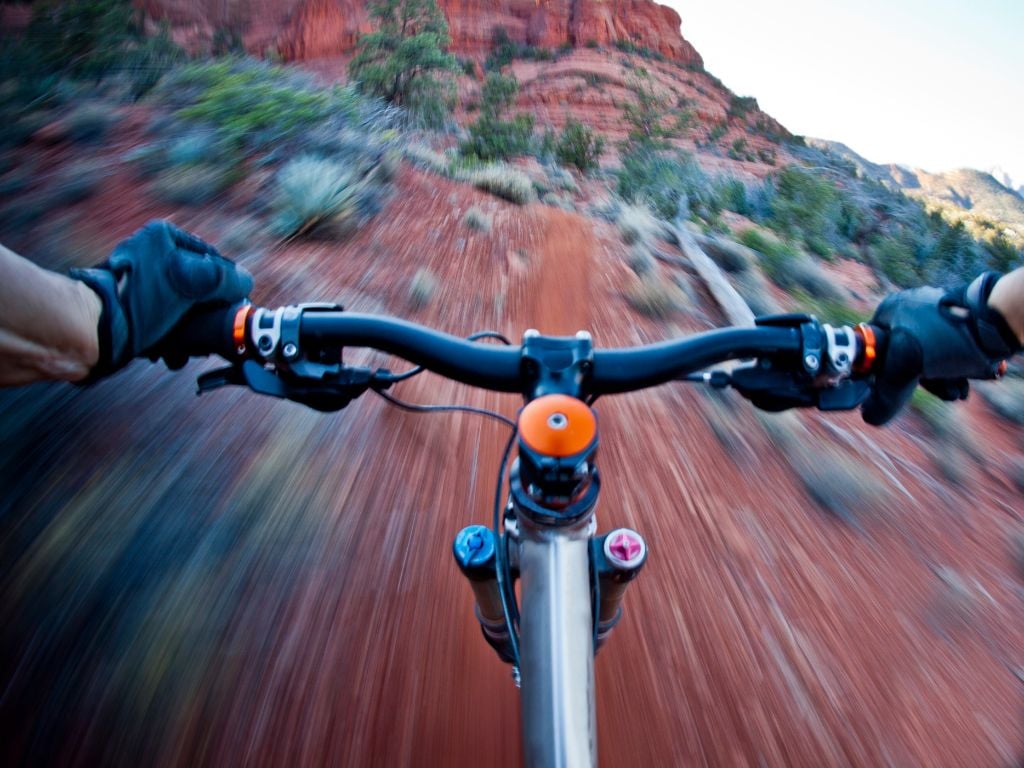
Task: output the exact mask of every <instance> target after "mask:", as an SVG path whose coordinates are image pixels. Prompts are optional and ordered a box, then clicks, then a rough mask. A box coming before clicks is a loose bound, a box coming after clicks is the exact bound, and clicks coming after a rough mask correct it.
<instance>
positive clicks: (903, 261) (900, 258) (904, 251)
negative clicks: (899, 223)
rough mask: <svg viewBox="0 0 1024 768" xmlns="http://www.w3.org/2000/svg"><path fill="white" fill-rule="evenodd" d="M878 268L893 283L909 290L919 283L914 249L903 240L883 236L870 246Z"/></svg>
mask: <svg viewBox="0 0 1024 768" xmlns="http://www.w3.org/2000/svg"><path fill="white" fill-rule="evenodd" d="M871 254H872V256H873V257H874V259H875V262H876V263H877V265H878V267H879V268H880V269H881V270H882V272H883V273H884V274H885V276H886V277H887V278H889V279H890V280H891V281H892V282H893V283H895V284H896V285H898V286H900V287H902V288H909V287H910V286H913V285H917V284H918V283H919V281H920V279H921V278H920V277H919V276H918V273H917V270H916V269H915V264H916V261H917V259H916V256H915V254H914V249H913V248H912V247H911V246H910V244H909V243H907V242H906V241H905V240H904V239H903V238H898V237H890V236H883V237H881V238H879V239H878V240H877V241H876V242H875V243H874V244H872V246H871Z"/></svg>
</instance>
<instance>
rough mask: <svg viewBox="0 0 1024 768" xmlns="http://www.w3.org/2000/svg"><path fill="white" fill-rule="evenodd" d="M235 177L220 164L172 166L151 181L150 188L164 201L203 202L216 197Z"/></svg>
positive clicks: (200, 203) (176, 202) (197, 203)
mask: <svg viewBox="0 0 1024 768" xmlns="http://www.w3.org/2000/svg"><path fill="white" fill-rule="evenodd" d="M235 180H237V177H236V176H235V175H234V174H233V173H232V172H231V171H230V170H229V169H228V168H225V167H224V166H219V165H211V164H207V163H202V164H196V165H188V166H172V167H170V168H167V169H166V170H164V171H162V172H161V173H159V174H158V175H157V177H156V178H155V179H154V180H153V183H152V184H151V186H150V191H151V192H152V193H153V195H154V196H155V197H157V198H158V199H160V200H162V201H163V202H165V203H172V204H174V205H204V204H205V203H208V202H210V201H211V200H214V199H216V198H217V196H218V195H220V194H221V193H222V192H223V191H224V190H225V189H227V188H228V187H229V186H230V185H231V183H232V182H233V181H235Z"/></svg>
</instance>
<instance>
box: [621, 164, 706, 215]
mask: <svg viewBox="0 0 1024 768" xmlns="http://www.w3.org/2000/svg"><path fill="white" fill-rule="evenodd" d="M616 189H617V191H618V193H619V195H620V196H621V197H622V198H623V199H625V200H627V201H629V202H631V203H634V204H641V203H646V204H648V205H650V206H651V207H652V208H653V210H654V212H655V213H656V214H657V215H658V216H660V217H661V218H663V219H669V220H672V219H675V218H676V217H677V216H680V215H683V216H687V217H688V216H689V215H690V214H691V213H695V214H697V215H698V216H707V215H709V214H710V213H711V212H712V211H713V210H715V208H716V207H717V201H716V200H715V195H714V190H713V189H712V186H711V183H710V182H709V181H708V179H707V177H706V176H705V175H704V172H703V171H701V169H700V166H698V165H697V163H696V162H695V161H694V160H693V158H692V157H690V156H689V155H687V154H686V153H684V152H661V151H658V150H655V149H652V148H650V147H646V146H640V147H637V148H633V149H631V150H629V151H628V152H626V153H625V154H624V155H623V156H622V167H621V168H620V170H619V172H618V177H617V183H616Z"/></svg>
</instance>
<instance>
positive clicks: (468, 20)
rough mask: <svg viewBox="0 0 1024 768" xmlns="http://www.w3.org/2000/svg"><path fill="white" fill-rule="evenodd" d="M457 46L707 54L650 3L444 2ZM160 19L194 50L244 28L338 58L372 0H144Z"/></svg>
mask: <svg viewBox="0 0 1024 768" xmlns="http://www.w3.org/2000/svg"><path fill="white" fill-rule="evenodd" d="M438 4H439V5H440V7H441V9H442V10H443V11H444V13H445V16H446V17H447V18H448V23H449V25H450V27H451V36H452V43H453V49H454V50H455V51H456V52H457V53H459V54H461V55H464V56H483V55H486V53H487V52H489V50H490V48H491V43H492V40H493V38H494V32H495V30H496V29H498V28H502V29H504V30H505V31H506V32H507V33H508V35H509V37H510V38H511V39H512V40H513V41H515V42H518V43H522V44H524V45H534V46H538V47H544V48H559V47H575V48H582V47H585V46H587V45H614V44H616V43H628V44H630V45H636V46H642V47H644V48H647V49H649V50H651V51H655V52H657V53H659V54H660V55H662V56H665V57H667V58H669V59H672V60H674V61H677V62H679V63H682V64H687V65H691V66H702V61H701V58H700V55H699V54H698V53H697V51H696V50H695V49H694V47H693V46H692V45H690V43H688V42H687V41H686V40H684V39H683V37H682V35H681V33H680V23H681V22H680V18H679V14H677V13H676V12H675V11H673V10H672V9H671V8H668V7H666V6H664V5H659V4H657V3H655V2H652V1H651V0H610V1H608V2H606V1H604V0H489V1H488V0H441V2H439V3H438ZM138 5H139V6H140V7H141V8H142V9H143V10H144V11H145V12H146V14H147V16H148V17H149V18H150V19H151V20H153V21H154V22H160V21H167V22H169V23H170V25H171V28H172V30H173V33H174V36H175V38H176V39H178V40H180V41H181V42H183V43H186V44H188V45H189V46H191V47H197V46H201V45H203V44H204V43H209V41H212V40H213V39H214V36H215V35H217V34H218V33H220V34H224V32H225V31H229V32H230V33H232V34H234V33H238V34H239V35H240V36H241V38H242V40H243V42H244V44H245V47H246V48H247V49H248V50H250V51H251V52H253V53H257V54H263V53H266V52H267V51H268V50H273V51H276V52H277V53H278V54H279V55H280V56H282V57H283V58H285V59H286V60H307V59H314V58H321V57H325V56H337V55H343V54H346V53H348V52H349V51H351V50H352V48H353V47H354V45H355V42H356V40H357V39H358V37H359V35H360V34H361V33H363V32H367V31H369V29H370V24H369V17H368V14H367V7H368V5H369V3H368V2H366V0H243V1H241V2H237V3H203V2H197V0H140V1H139V2H138Z"/></svg>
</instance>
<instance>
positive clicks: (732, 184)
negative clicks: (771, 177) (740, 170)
mask: <svg viewBox="0 0 1024 768" xmlns="http://www.w3.org/2000/svg"><path fill="white" fill-rule="evenodd" d="M715 196H716V197H717V198H718V204H719V206H720V207H721V208H722V209H723V210H726V211H735V212H736V213H738V214H740V215H741V216H749V215H750V214H751V213H752V212H753V207H752V206H751V204H750V202H749V201H748V199H747V185H746V184H744V183H743V182H742V181H740V180H739V179H736V178H732V177H724V178H720V179H719V180H718V181H717V183H716V184H715Z"/></svg>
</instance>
